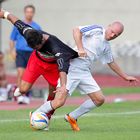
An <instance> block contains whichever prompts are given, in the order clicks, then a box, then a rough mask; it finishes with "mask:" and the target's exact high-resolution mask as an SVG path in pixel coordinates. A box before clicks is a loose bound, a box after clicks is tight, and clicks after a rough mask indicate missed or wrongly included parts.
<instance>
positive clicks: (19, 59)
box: [16, 50, 32, 68]
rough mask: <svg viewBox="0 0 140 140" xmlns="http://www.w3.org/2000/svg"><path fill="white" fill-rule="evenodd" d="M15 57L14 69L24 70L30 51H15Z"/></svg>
mask: <svg viewBox="0 0 140 140" xmlns="http://www.w3.org/2000/svg"><path fill="white" fill-rule="evenodd" d="M16 53H17V56H16V67H17V68H19V67H21V68H26V66H27V63H28V60H29V58H30V55H31V53H32V52H31V51H22V50H17V51H16Z"/></svg>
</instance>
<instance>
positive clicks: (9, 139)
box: [0, 102, 140, 140]
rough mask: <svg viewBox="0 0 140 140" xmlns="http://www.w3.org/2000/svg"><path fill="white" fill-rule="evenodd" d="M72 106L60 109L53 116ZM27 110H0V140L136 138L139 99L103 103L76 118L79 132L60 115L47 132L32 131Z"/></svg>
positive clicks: (139, 121)
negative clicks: (87, 114)
mask: <svg viewBox="0 0 140 140" xmlns="http://www.w3.org/2000/svg"><path fill="white" fill-rule="evenodd" d="M74 108H75V107H74V106H72V107H63V108H60V109H58V110H57V112H56V113H55V116H60V115H61V116H63V115H64V114H65V113H68V112H70V111H71V110H72V109H74ZM29 111H30V110H18V111H0V140H25V139H26V140H140V102H122V103H112V104H105V105H103V106H102V107H100V108H98V109H96V110H94V111H92V112H91V113H90V115H89V116H84V117H81V118H80V119H79V120H78V123H79V126H80V128H81V131H80V132H73V131H71V128H70V126H69V125H68V124H67V123H66V122H65V121H64V120H63V118H57V119H53V120H52V122H51V125H50V130H49V131H48V132H46V131H45V132H44V131H33V130H31V129H30V127H29V122H28V113H29Z"/></svg>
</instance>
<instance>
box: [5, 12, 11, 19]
mask: <svg viewBox="0 0 140 140" xmlns="http://www.w3.org/2000/svg"><path fill="white" fill-rule="evenodd" d="M9 14H10V13H9V12H7V11H6V12H4V18H5V19H7V17H8V15H9Z"/></svg>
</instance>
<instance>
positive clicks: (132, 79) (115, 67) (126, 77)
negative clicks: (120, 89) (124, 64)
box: [108, 61, 139, 84]
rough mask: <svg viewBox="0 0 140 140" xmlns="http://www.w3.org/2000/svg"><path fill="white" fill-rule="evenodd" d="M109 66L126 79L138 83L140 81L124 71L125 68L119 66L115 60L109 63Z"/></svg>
mask: <svg viewBox="0 0 140 140" xmlns="http://www.w3.org/2000/svg"><path fill="white" fill-rule="evenodd" d="M108 66H109V67H110V68H111V69H112V70H113V71H114V72H115V73H116V74H117V75H119V76H120V77H122V78H123V79H124V80H126V81H129V82H131V83H133V82H134V83H135V84H136V83H137V82H139V80H138V79H137V78H135V77H133V76H129V75H127V74H126V73H124V72H123V70H122V69H121V68H120V67H119V66H118V64H117V63H116V62H115V61H113V62H111V63H109V64H108Z"/></svg>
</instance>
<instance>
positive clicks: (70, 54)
mask: <svg viewBox="0 0 140 140" xmlns="http://www.w3.org/2000/svg"><path fill="white" fill-rule="evenodd" d="M14 25H15V26H16V27H17V29H18V30H19V32H20V33H21V34H22V35H23V37H24V38H25V39H26V36H25V32H26V31H27V30H31V29H33V28H32V27H31V26H29V25H28V24H25V23H24V22H22V21H21V20H18V21H16V22H15V24H14ZM34 30H35V29H34ZM40 32H41V33H42V34H46V35H48V36H49V38H48V39H47V40H46V42H45V43H44V44H43V46H42V48H41V49H40V50H37V52H40V54H39V53H37V55H39V56H38V57H40V55H41V54H46V55H48V54H50V55H51V56H54V58H55V59H56V62H57V64H58V66H59V70H60V71H64V72H66V73H67V72H68V69H69V63H70V60H71V59H74V58H76V57H78V53H77V52H76V51H74V50H73V49H72V48H70V47H69V46H68V45H66V44H65V43H63V42H62V41H61V40H60V39H58V38H57V37H56V36H54V35H51V34H49V33H47V32H44V31H40ZM41 57H42V56H41ZM54 58H52V59H53V61H55V59H54ZM50 60H51V59H50ZM50 62H51V61H50Z"/></svg>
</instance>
